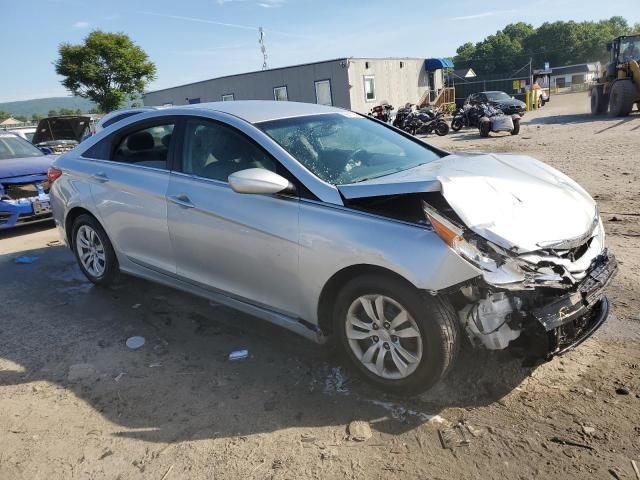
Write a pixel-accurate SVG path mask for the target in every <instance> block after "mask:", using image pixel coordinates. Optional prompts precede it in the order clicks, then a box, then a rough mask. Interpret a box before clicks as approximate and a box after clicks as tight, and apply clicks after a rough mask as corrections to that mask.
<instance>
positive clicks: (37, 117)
mask: <svg viewBox="0 0 640 480" xmlns="http://www.w3.org/2000/svg"><path fill="white" fill-rule="evenodd" d="M40 120H42V115H40V114H39V113H34V114H33V115H31V121H32V122H33V123H38V122H39V121H40Z"/></svg>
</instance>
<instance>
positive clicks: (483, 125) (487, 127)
mask: <svg viewBox="0 0 640 480" xmlns="http://www.w3.org/2000/svg"><path fill="white" fill-rule="evenodd" d="M478 130H479V131H480V136H481V137H484V138H487V137H488V136H489V132H490V131H491V121H490V120H487V121H483V122H480V125H478Z"/></svg>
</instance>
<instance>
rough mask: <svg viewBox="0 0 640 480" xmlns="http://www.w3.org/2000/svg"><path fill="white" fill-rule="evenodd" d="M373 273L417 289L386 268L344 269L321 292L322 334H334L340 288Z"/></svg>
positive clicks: (357, 265)
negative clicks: (334, 317) (335, 307)
mask: <svg viewBox="0 0 640 480" xmlns="http://www.w3.org/2000/svg"><path fill="white" fill-rule="evenodd" d="M372 273H375V274H379V275H386V276H388V277H390V278H395V279H398V280H400V281H402V282H404V283H406V285H407V287H409V288H417V287H416V286H415V285H414V284H413V283H411V282H410V281H409V280H408V279H407V278H405V277H403V276H402V275H400V274H399V273H397V272H394V271H393V270H389V269H388V268H385V267H380V266H378V265H371V264H356V265H350V266H348V267H344V268H343V269H342V270H339V271H337V272H336V273H334V274H333V275H332V276H331V278H329V280H327V282H326V283H325V284H324V287H323V288H322V291H321V292H320V298H319V300H318V326H319V327H320V329H321V330H322V332H324V333H325V334H327V335H331V334H332V333H333V307H334V305H335V300H336V298H337V296H338V293H339V292H340V288H341V287H342V286H344V285H346V283H347V282H349V281H350V280H352V279H353V278H356V277H358V276H361V275H366V274H372Z"/></svg>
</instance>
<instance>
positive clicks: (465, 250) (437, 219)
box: [422, 202, 498, 272]
mask: <svg viewBox="0 0 640 480" xmlns="http://www.w3.org/2000/svg"><path fill="white" fill-rule="evenodd" d="M422 205H423V210H424V213H425V215H426V216H427V218H428V219H429V222H430V223H431V226H432V227H433V230H434V231H435V232H436V233H437V234H438V236H439V237H440V238H441V239H442V240H443V241H444V242H445V243H446V244H447V245H449V246H450V247H451V248H452V249H453V250H454V251H455V252H456V253H457V254H458V255H460V256H461V257H463V258H464V259H466V260H468V261H469V262H471V263H472V264H473V265H475V266H476V267H478V268H480V269H481V270H485V271H487V272H495V271H496V270H497V269H498V264H497V263H496V261H495V260H493V259H492V258H490V257H488V256H487V255H486V254H484V253H482V252H481V251H480V250H479V249H478V247H477V246H476V245H475V244H474V243H472V241H467V240H465V238H464V237H463V233H464V230H462V228H460V227H458V226H457V225H455V224H454V223H453V222H451V221H450V220H448V219H447V218H445V217H443V216H442V215H440V214H439V213H438V212H436V211H435V210H434V209H433V208H431V207H430V206H429V205H428V204H426V203H424V202H423V204H422Z"/></svg>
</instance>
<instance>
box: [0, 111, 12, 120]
mask: <svg viewBox="0 0 640 480" xmlns="http://www.w3.org/2000/svg"><path fill="white" fill-rule="evenodd" d="M10 116H11V114H10V113H9V112H3V111H2V110H0V121H2V120H5V119H7V118H9V117H10Z"/></svg>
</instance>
